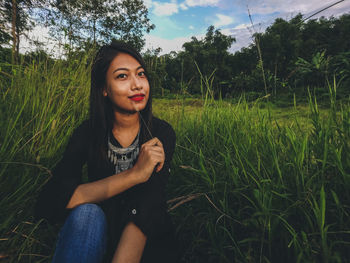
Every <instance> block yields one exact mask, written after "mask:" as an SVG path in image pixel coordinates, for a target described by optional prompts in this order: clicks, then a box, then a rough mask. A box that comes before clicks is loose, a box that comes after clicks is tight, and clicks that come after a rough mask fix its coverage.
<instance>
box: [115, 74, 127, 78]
mask: <svg viewBox="0 0 350 263" xmlns="http://www.w3.org/2000/svg"><path fill="white" fill-rule="evenodd" d="M124 78H126V74H119V75H117V79H124Z"/></svg>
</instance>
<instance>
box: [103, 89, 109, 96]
mask: <svg viewBox="0 0 350 263" xmlns="http://www.w3.org/2000/svg"><path fill="white" fill-rule="evenodd" d="M102 94H103V96H104V97H107V95H108V94H107V88H106V87H104V88H103V91H102Z"/></svg>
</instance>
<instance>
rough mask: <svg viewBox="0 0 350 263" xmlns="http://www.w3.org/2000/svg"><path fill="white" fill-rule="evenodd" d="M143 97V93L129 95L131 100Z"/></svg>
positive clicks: (138, 99) (139, 99)
mask: <svg viewBox="0 0 350 263" xmlns="http://www.w3.org/2000/svg"><path fill="white" fill-rule="evenodd" d="M144 98H145V95H144V94H141V93H140V94H135V95H133V96H131V97H129V99H131V100H133V101H141V100H143V99H144Z"/></svg>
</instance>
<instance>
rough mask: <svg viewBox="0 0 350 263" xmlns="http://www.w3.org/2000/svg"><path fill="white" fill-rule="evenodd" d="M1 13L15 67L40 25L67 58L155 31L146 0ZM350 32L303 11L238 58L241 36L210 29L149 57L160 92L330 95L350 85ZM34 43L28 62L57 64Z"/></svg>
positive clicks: (6, 8) (139, 42) (15, 1)
mask: <svg viewBox="0 0 350 263" xmlns="http://www.w3.org/2000/svg"><path fill="white" fill-rule="evenodd" d="M0 14H1V16H0V22H1V26H0V57H1V60H2V61H9V62H12V64H16V63H18V62H19V56H20V54H19V42H20V39H21V38H20V36H24V37H25V36H26V34H27V32H29V31H30V30H32V29H33V28H34V27H35V26H36V25H41V26H45V27H47V28H49V33H50V36H51V37H52V38H53V39H55V40H56V41H57V43H60V45H61V47H62V48H63V50H64V52H65V59H67V60H69V59H73V58H74V57H79V56H81V54H82V53H86V50H94V51H96V50H97V49H98V47H99V46H101V45H103V44H105V43H108V42H109V41H111V40H112V39H122V40H125V41H128V42H131V43H132V44H133V45H134V46H135V47H136V48H138V49H139V50H142V48H143V47H144V44H145V42H144V38H143V36H144V34H145V33H149V32H150V31H151V30H152V29H154V27H155V26H154V25H153V24H152V23H151V21H150V19H149V18H148V10H147V8H146V6H145V5H144V3H143V1H142V0H133V1H132V0H122V1H108V0H51V1H43V0H1V2H0ZM349 35H350V14H344V15H342V16H340V17H338V18H335V17H331V18H324V17H322V18H320V19H312V20H307V21H305V19H304V18H303V16H302V15H301V14H298V15H296V16H295V17H293V18H292V19H290V20H289V21H287V20H284V19H282V18H278V19H276V20H275V21H274V23H273V24H272V25H271V26H269V27H268V28H267V29H266V30H265V32H263V33H255V34H253V35H252V39H253V40H254V42H253V43H252V44H250V45H249V46H248V47H244V48H242V49H241V50H240V51H237V52H235V53H234V54H232V53H230V52H229V50H230V47H231V45H232V44H233V43H234V42H235V41H236V39H235V38H234V37H232V36H227V35H224V34H222V33H221V32H220V30H219V29H215V27H214V26H210V27H209V28H208V29H207V32H206V35H205V37H204V38H203V39H198V38H196V37H192V38H191V40H190V41H188V42H186V43H184V44H183V50H182V51H179V52H174V51H173V52H170V53H169V54H165V55H160V52H161V49H160V48H158V49H155V50H147V51H146V52H144V58H145V61H146V63H147V65H148V68H149V72H150V81H151V84H152V86H153V87H154V89H155V93H156V94H162V95H164V94H166V93H182V94H203V93H208V92H209V93H210V95H212V96H213V97H216V98H217V97H220V96H221V97H224V98H225V97H233V96H235V95H236V94H241V93H242V92H249V93H254V92H255V93H257V94H261V93H263V94H272V95H275V96H277V95H278V94H288V93H289V94H290V93H299V92H301V93H303V92H304V93H305V91H306V90H307V88H308V87H311V88H315V89H318V90H321V91H322V90H326V88H325V86H327V83H328V82H329V81H331V80H332V79H333V78H335V79H336V81H338V83H339V85H338V86H340V87H348V86H349V84H350V62H349V61H350V42H349V41H348V36H349ZM33 45H36V46H37V50H38V51H37V52H32V54H30V56H28V55H27V56H26V59H27V60H31V58H32V57H33V54H34V55H35V54H36V55H38V54H41V55H44V56H45V57H47V58H48V59H52V58H50V57H49V55H48V54H46V53H45V52H44V51H43V50H42V46H41V45H42V43H38V42H35V41H33ZM6 47H7V48H6ZM9 47H11V51H10V49H9ZM90 53H91V55H92V56H93V54H94V52H90ZM343 90H346V89H343Z"/></svg>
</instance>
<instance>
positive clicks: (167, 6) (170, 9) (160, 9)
mask: <svg viewBox="0 0 350 263" xmlns="http://www.w3.org/2000/svg"><path fill="white" fill-rule="evenodd" d="M153 6H154V9H153V14H155V15H156V16H171V15H172V14H176V13H177V12H178V11H179V8H178V5H177V4H176V3H175V2H172V3H160V2H153Z"/></svg>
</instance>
